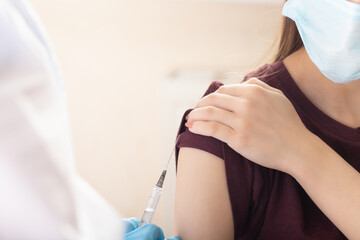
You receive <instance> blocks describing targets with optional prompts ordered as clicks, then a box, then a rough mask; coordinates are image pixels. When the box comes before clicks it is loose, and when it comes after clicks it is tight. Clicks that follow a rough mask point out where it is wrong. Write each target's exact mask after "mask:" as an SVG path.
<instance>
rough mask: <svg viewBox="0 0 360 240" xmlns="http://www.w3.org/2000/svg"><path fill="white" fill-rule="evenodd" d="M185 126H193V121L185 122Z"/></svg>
mask: <svg viewBox="0 0 360 240" xmlns="http://www.w3.org/2000/svg"><path fill="white" fill-rule="evenodd" d="M185 126H186V127H187V128H192V126H193V123H192V122H187V123H185Z"/></svg>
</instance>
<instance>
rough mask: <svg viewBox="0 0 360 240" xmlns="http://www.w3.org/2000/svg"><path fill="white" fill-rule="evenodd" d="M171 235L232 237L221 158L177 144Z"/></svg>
mask: <svg viewBox="0 0 360 240" xmlns="http://www.w3.org/2000/svg"><path fill="white" fill-rule="evenodd" d="M175 235H178V236H179V237H181V239H183V240H188V239H190V240H191V239H206V240H211V239H223V240H227V239H234V224H233V217H232V212H231V205H230V199H229V193H228V188H227V184H226V175H225V164H224V160H222V159H220V158H218V157H216V156H214V155H212V154H210V153H208V152H205V151H202V150H198V149H195V148H181V149H180V153H179V158H178V170H177V180H176V199H175Z"/></svg>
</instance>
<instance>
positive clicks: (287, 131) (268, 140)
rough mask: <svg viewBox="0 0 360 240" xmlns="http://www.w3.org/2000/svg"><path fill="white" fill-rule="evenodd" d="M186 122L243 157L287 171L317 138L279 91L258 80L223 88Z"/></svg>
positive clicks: (209, 96) (202, 100)
mask: <svg viewBox="0 0 360 240" xmlns="http://www.w3.org/2000/svg"><path fill="white" fill-rule="evenodd" d="M187 120H188V122H187V123H186V126H187V127H188V128H189V130H190V131H191V132H193V133H196V134H201V135H205V136H212V137H214V138H217V139H219V140H221V141H223V142H225V143H227V144H228V145H229V146H230V147H231V148H233V149H234V150H235V151H236V152H238V153H239V154H241V155H242V156H244V157H245V158H247V159H249V160H251V161H253V162H255V163H257V164H260V165H262V166H265V167H268V168H273V169H277V170H280V171H284V172H289V171H290V169H291V167H292V166H294V165H296V163H297V162H298V161H302V160H303V159H304V158H305V156H306V153H307V151H308V150H309V148H310V147H311V143H312V142H313V141H312V140H313V139H314V136H315V135H313V134H312V133H311V132H310V131H309V130H307V128H306V127H305V126H304V124H303V123H302V121H301V119H300V117H299V116H298V114H297V112H296V111H295V109H294V107H293V105H292V104H291V102H290V101H289V100H288V99H287V98H286V97H285V95H284V94H283V93H282V92H281V91H280V90H278V89H276V88H273V87H271V86H269V85H267V84H266V83H264V82H262V81H260V80H258V79H256V78H252V79H250V80H248V81H247V82H245V83H241V84H234V85H224V86H222V87H220V88H219V89H218V90H217V91H216V92H214V93H212V94H209V95H207V96H206V97H204V98H202V99H201V100H200V102H199V103H198V104H197V105H196V107H195V109H194V110H193V111H192V112H191V113H189V115H188V116H187Z"/></svg>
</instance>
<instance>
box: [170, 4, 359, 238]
mask: <svg viewBox="0 0 360 240" xmlns="http://www.w3.org/2000/svg"><path fill="white" fill-rule="evenodd" d="M283 15H284V16H285V17H284V26H283V32H282V37H281V41H280V45H279V50H278V53H277V54H276V56H275V61H274V62H273V63H271V64H267V65H265V66H263V67H261V68H260V69H258V70H257V71H255V72H253V73H251V74H249V75H247V76H246V78H245V80H247V81H245V82H243V83H240V84H235V85H228V86H222V84H221V83H220V82H214V83H212V84H211V86H210V87H209V89H208V91H207V92H206V93H205V95H206V96H205V97H204V98H202V99H201V100H200V102H199V103H198V104H197V106H196V107H195V109H194V110H191V109H190V110H188V111H187V112H186V113H185V114H184V118H183V120H182V123H181V126H180V129H179V140H178V143H177V146H178V148H177V187H176V188H177V189H176V204H175V232H176V234H177V235H179V236H180V237H181V238H182V239H183V240H188V239H190V240H192V239H195V240H197V239H204V240H205V239H206V240H209V239H222V240H226V239H234V238H235V239H327V240H332V239H334V240H335V239H337V240H338V239H346V238H349V239H360V173H359V171H360V94H359V93H360V81H359V80H360V0H349V1H347V0H316V1H314V0H289V1H287V2H286V3H285V5H284V9H283ZM186 120H187V123H186V124H185V122H186ZM184 124H185V125H184Z"/></svg>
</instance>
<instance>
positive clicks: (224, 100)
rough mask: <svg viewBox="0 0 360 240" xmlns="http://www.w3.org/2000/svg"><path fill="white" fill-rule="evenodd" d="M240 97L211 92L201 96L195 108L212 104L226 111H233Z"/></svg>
mask: <svg viewBox="0 0 360 240" xmlns="http://www.w3.org/2000/svg"><path fill="white" fill-rule="evenodd" d="M239 101H240V99H239V98H238V97H234V96H230V95H227V94H219V93H212V94H209V95H207V96H205V97H203V98H202V99H201V100H200V101H199V102H198V104H197V105H196V106H195V108H200V107H205V106H214V107H217V108H222V109H224V110H227V111H231V112H235V109H236V106H237V105H238V103H239Z"/></svg>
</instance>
